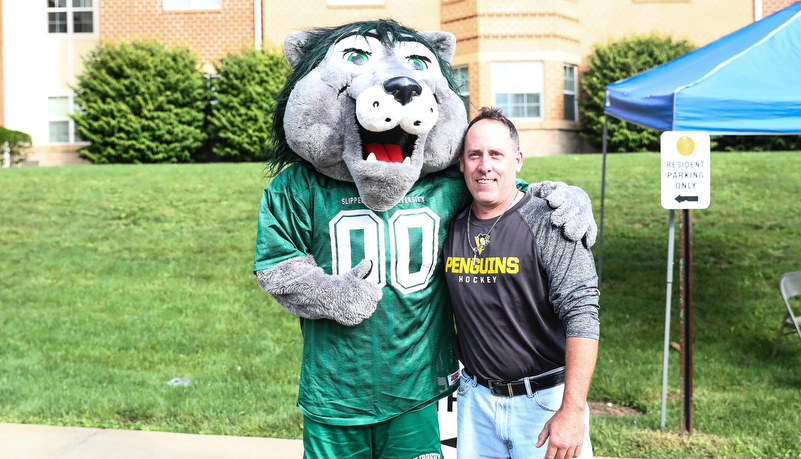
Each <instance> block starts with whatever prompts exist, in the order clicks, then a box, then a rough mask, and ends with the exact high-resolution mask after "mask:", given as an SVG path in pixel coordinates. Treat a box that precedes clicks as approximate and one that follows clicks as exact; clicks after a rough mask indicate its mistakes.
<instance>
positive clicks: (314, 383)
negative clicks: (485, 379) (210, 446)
mask: <svg viewBox="0 0 801 459" xmlns="http://www.w3.org/2000/svg"><path fill="white" fill-rule="evenodd" d="M455 46H456V39H455V38H454V36H453V35H452V34H450V33H446V32H416V31H414V30H412V29H409V28H406V27H403V26H401V25H400V24H398V23H396V22H393V21H391V20H379V21H369V22H358V23H353V24H347V25H343V26H340V27H335V28H325V29H313V30H310V31H303V32H294V33H292V34H290V35H289V36H288V37H287V38H286V40H285V43H284V53H285V55H286V59H287V61H289V64H290V65H291V67H292V71H291V73H290V75H289V77H288V80H287V83H286V85H285V87H284V88H283V90H282V92H281V93H280V94H279V96H278V103H277V106H276V109H275V112H274V125H273V129H274V138H275V142H276V143H275V150H274V151H275V156H274V158H273V160H272V162H271V168H272V169H271V172H272V173H273V174H277V175H275V177H274V178H273V180H272V181H271V183H270V184H269V185H268V186H267V188H266V189H265V190H264V194H263V196H262V201H261V208H260V210H259V225H258V236H257V242H256V254H255V264H254V268H253V270H254V273H255V274H256V276H257V279H258V282H259V285H260V286H261V288H262V289H263V290H264V291H266V292H267V293H269V294H271V295H272V296H273V297H274V298H275V300H276V301H277V302H278V303H279V304H281V306H283V307H284V308H286V309H287V310H289V311H290V312H291V313H292V314H295V315H297V316H299V317H300V326H301V332H302V335H303V363H302V366H301V374H300V389H299V393H298V402H297V403H298V406H299V407H300V409H301V410H302V412H303V415H304V448H305V452H306V457H314V458H317V457H331V458H341V457H354V458H355V457H366V458H372V457H387V458H389V457H393V458H394V457H398V458H401V457H403V458H408V459H412V458H437V457H441V456H440V455H441V449H440V444H439V430H438V426H437V415H436V406H435V402H436V401H437V400H438V399H439V398H441V397H443V396H445V395H447V394H449V393H451V392H452V391H453V390H454V389H455V388H456V387H458V372H459V367H458V362H457V361H456V358H455V356H454V352H453V345H454V340H455V330H454V322H453V317H452V308H451V304H450V296H449V295H448V288H447V285H446V283H445V279H444V272H443V268H442V264H441V262H440V256H441V254H440V250H441V246H442V243H443V240H444V239H445V234H446V231H447V228H448V224H449V223H450V221H451V220H452V219H453V218H455V216H456V215H457V213H458V212H460V211H461V210H462V209H464V208H465V207H466V206H467V204H468V203H469V202H470V199H471V197H470V194H469V193H468V191H467V188H466V186H465V184H464V178H463V176H462V174H461V173H460V172H459V169H458V167H457V166H455V162H456V160H457V159H458V156H459V153H460V148H461V147H460V145H461V142H462V137H463V134H464V131H465V128H466V126H467V117H466V113H465V109H464V104H463V101H462V99H461V98H460V97H459V96H458V95H457V94H456V92H455V91H454V88H456V85H455V84H454V81H453V77H452V74H451V69H450V65H449V64H448V62H449V61H450V59H451V58H452V57H453V54H454V50H455ZM287 166H288V167H287ZM279 171H280V173H279ZM529 192H533V193H535V194H537V195H538V196H540V197H544V198H546V199H548V201H549V204H550V205H551V206H552V207H556V206H558V209H557V211H556V212H555V214H554V215H556V216H559V217H554V218H553V219H552V222H553V223H554V224H556V225H557V226H560V227H563V231H564V232H565V234H566V235H567V236H568V237H569V238H571V239H572V240H578V239H579V238H582V237H583V238H584V241H585V243H586V244H588V245H591V244H592V242H593V240H594V238H595V223H594V220H593V217H592V210H591V207H590V203H589V198H588V197H587V196H586V194H585V193H584V192H583V191H581V190H580V189H578V188H575V187H568V186H566V185H564V184H554V183H549V182H544V183H541V184H536V185H531V186H530V187H529ZM546 195H547V196H546ZM556 218H561V221H555V220H556Z"/></svg>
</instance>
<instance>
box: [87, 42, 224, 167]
mask: <svg viewBox="0 0 801 459" xmlns="http://www.w3.org/2000/svg"><path fill="white" fill-rule="evenodd" d="M198 67H199V63H198V58H197V56H195V55H194V54H193V53H191V52H190V50H189V49H188V48H184V47H174V48H167V47H165V46H164V45H162V44H160V43H158V42H156V41H134V42H131V43H126V42H122V43H119V44H112V43H105V44H101V45H100V46H99V47H98V48H96V49H95V50H93V51H92V52H90V53H89V54H88V55H87V57H86V58H85V59H84V71H83V73H82V74H81V75H79V76H78V84H77V86H76V87H74V88H73V90H74V91H75V93H76V94H77V96H76V98H75V102H76V104H77V106H78V110H76V112H75V113H74V114H73V115H72V118H73V119H74V120H75V126H76V129H77V130H78V133H79V134H80V136H81V138H82V139H83V140H86V141H88V142H91V144H90V145H88V146H86V147H83V148H81V149H80V150H79V153H80V154H81V156H83V157H84V158H86V159H88V160H90V161H92V162H94V163H164V162H171V163H177V162H192V161H193V160H194V159H195V156H196V155H197V152H198V151H199V149H200V148H201V147H202V146H203V143H204V141H205V140H206V134H205V132H204V131H203V122H204V109H205V107H206V105H207V104H208V100H207V90H206V85H205V84H204V81H203V77H202V75H201V73H200V72H199V71H198Z"/></svg>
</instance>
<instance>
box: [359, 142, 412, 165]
mask: <svg viewBox="0 0 801 459" xmlns="http://www.w3.org/2000/svg"><path fill="white" fill-rule="evenodd" d="M364 149H365V150H366V151H367V154H368V155H369V154H370V153H372V154H374V155H375V159H377V160H379V161H384V162H385V163H402V162H403V153H402V152H401V147H400V146H399V145H393V144H391V143H388V144H386V145H382V144H380V143H368V144H367V145H365V147H364Z"/></svg>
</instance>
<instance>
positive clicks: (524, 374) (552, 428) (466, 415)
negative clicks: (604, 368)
mask: <svg viewBox="0 0 801 459" xmlns="http://www.w3.org/2000/svg"><path fill="white" fill-rule="evenodd" d="M460 159H461V164H460V170H461V172H462V173H463V174H464V179H465V183H466V184H467V188H468V190H469V191H470V194H471V195H472V196H473V203H472V205H470V206H468V208H467V210H465V211H464V212H462V213H461V214H460V215H459V217H458V218H457V219H455V220H454V221H453V222H452V223H451V226H450V231H449V232H448V236H447V238H446V240H445V245H444V248H443V253H444V256H445V271H446V278H447V282H448V288H449V290H450V293H451V297H452V301H453V310H454V314H455V317H456V329H457V343H456V353H457V356H458V357H459V359H460V360H461V362H462V363H463V364H464V371H463V373H462V377H461V381H460V387H459V391H458V395H459V397H458V400H459V411H458V421H457V422H458V435H457V437H458V443H457V448H458V455H459V458H460V459H469V458H474V457H493V458H523V457H525V458H529V457H530V458H542V457H545V458H558V459H562V458H573V457H582V458H584V457H592V447H591V445H590V439H589V409H588V407H587V402H586V398H587V391H588V389H589V385H590V379H591V377H592V373H593V369H594V367H595V359H596V355H597V350H598V336H599V322H598V297H599V292H598V289H597V276H596V273H595V267H594V264H593V258H592V252H591V251H590V250H589V248H588V247H587V246H585V245H584V244H582V242H581V241H576V242H572V241H570V240H568V239H567V238H565V237H564V235H563V234H562V231H561V230H560V229H559V228H557V227H554V226H552V224H551V222H550V214H551V212H552V209H551V208H550V207H549V206H548V204H547V203H546V202H545V201H543V200H542V199H539V198H537V197H535V196H533V195H532V194H531V193H523V192H521V191H519V190H518V189H517V187H516V186H515V180H516V176H517V173H518V172H520V169H521V167H522V165H523V153H522V152H520V147H519V139H518V135H517V130H516V129H515V127H514V124H512V122H511V121H509V120H508V119H507V118H506V117H505V116H503V114H502V113H501V111H500V110H499V109H497V108H486V107H485V108H482V109H481V111H480V112H479V114H478V116H477V117H476V118H475V119H474V120H473V121H472V122H471V123H470V125H469V126H468V129H467V132H466V134H465V140H464V146H463V149H462V155H461V158H460Z"/></svg>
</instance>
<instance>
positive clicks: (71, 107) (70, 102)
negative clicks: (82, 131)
mask: <svg viewBox="0 0 801 459" xmlns="http://www.w3.org/2000/svg"><path fill="white" fill-rule="evenodd" d="M60 97H66V98H67V116H63V117H53V118H51V117H50V99H53V98H60ZM75 108H76V107H75V94H63V93H62V94H50V95H48V96H47V143H48V144H49V145H87V144H89V143H90V142H86V141H80V142H76V141H75V121H74V120H73V119H72V118H70V117H69V115H70V114H72V113H73V112H74V111H75ZM58 121H67V133H68V134H69V139H68V140H67V141H66V142H51V141H50V123H51V122H58Z"/></svg>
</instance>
